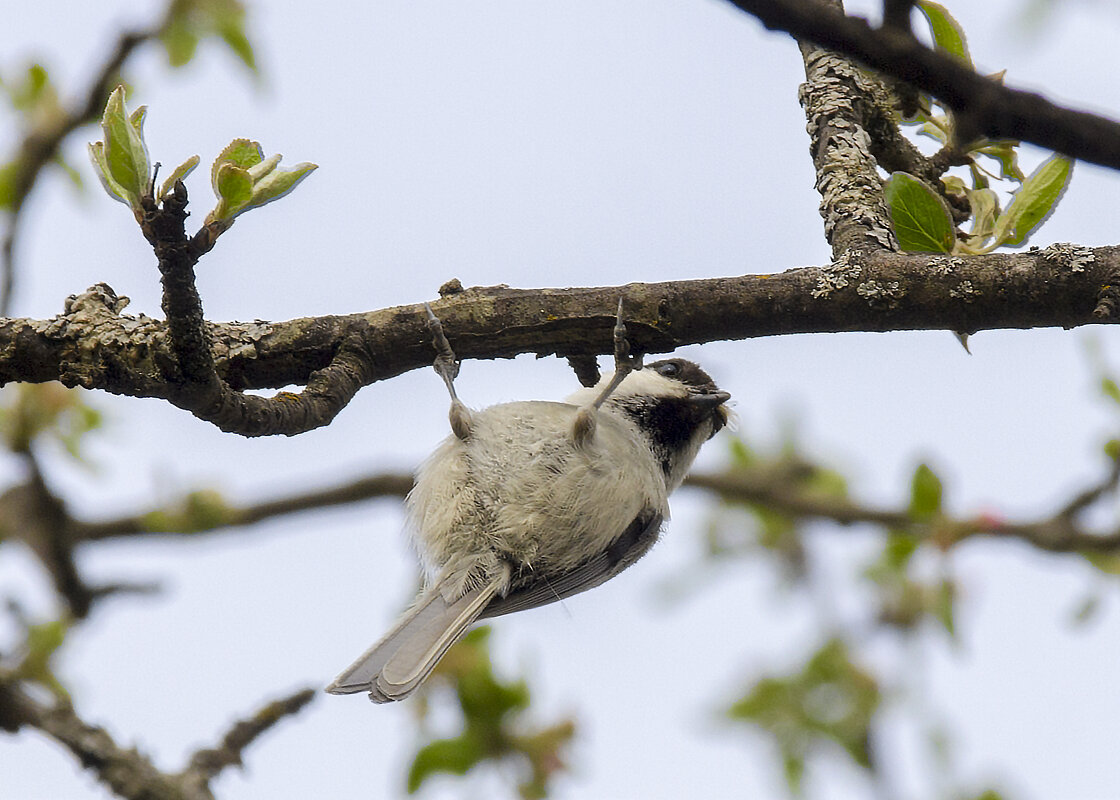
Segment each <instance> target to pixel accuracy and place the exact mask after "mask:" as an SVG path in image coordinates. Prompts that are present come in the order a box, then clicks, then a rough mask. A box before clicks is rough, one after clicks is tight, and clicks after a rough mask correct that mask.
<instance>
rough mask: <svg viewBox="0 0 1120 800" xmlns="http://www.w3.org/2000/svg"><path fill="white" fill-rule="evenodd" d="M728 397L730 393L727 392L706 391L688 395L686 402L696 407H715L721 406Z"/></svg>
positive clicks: (729, 397)
mask: <svg viewBox="0 0 1120 800" xmlns="http://www.w3.org/2000/svg"><path fill="white" fill-rule="evenodd" d="M730 399H731V395H730V394H728V393H727V392H708V393H706V394H690V395H689V396H688V402H689V403H691V404H692V405H694V406H696V407H697V408H716V407H717V406H722V405H723V404H724V403H726V402H727V401H728V400H730Z"/></svg>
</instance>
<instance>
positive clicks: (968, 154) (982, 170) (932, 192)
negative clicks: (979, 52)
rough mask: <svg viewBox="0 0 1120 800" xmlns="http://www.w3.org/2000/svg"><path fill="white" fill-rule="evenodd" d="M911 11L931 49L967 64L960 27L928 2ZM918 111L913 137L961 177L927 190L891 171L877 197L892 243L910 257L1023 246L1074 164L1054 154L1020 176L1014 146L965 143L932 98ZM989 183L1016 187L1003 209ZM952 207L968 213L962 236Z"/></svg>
mask: <svg viewBox="0 0 1120 800" xmlns="http://www.w3.org/2000/svg"><path fill="white" fill-rule="evenodd" d="M917 7H918V9H919V10H920V11H921V12H922V15H923V16H924V18H925V19H926V21H927V22H928V24H929V29H930V34H931V36H932V37H933V42H934V45H935V47H936V48H937V49H938V50H940V51H942V52H944V53H947V54H948V55H951V56H953V57H954V58H957V59H959V60H960V61H962V62H963V63H965V64H967V65H968V66H969V67H972V66H973V64H972V57H971V55H970V54H969V52H968V45H967V40H966V39H965V35H964V31H963V30H962V29H961V27H960V24H959V23H958V22H957V21H956V20H955V19H954V18H953V17H952V16H951V15H950V14H949V12H948V11H947V10H946V9H945V8H944V7H943V6H941V5H940V4H938V3H935V2H932V0H919V2H918V3H917ZM993 77H996V78H1002V74H1001V75H998V76H993ZM918 106H919V108H918V111H917V113H916V114H915V115H914V117H912V118H910V119H907V120H903V122H905V123H906V124H909V125H914V126H917V129H918V133H919V134H921V135H924V136H928V137H930V138H931V139H934V140H935V141H937V142H939V143H940V144H941V145H942V146H943V148H944V149H943V153H946V154H951V155H952V157H953V158H954V159H955V160H956V161H957V162H959V163H963V165H964V166H965V167H967V176H968V179H967V180H966V179H965V178H962V177H960V176H958V175H953V174H947V175H943V176H942V177H941V180H940V185H939V186H936V187H931V186H929V185H928V184H927V183H926V182H925V181H923V180H922V179H921V178H919V177H917V176H915V175H911V174H910V173H907V172H895V173H892V174H891V176H890V178H889V179H888V180H887V182H886V185H885V187H884V195H885V199H886V203H887V208H888V211H889V212H890V216H891V222H892V224H893V225H894V230H895V235H896V237H897V239H898V243H899V246H900V247H901V248H902V249H903V250H905V251H910V252H926V253H952V254H954V255H978V254H982V253H990V252H991V251H993V250H995V249H996V248H997V247H1002V246H1007V247H1020V246H1022V245H1024V244H1025V243H1026V242H1027V239H1028V237H1029V236H1030V235H1031V233H1033V232H1034V231H1035V230H1037V229H1038V227H1039V226H1040V225H1041V224H1042V223H1043V222H1044V221H1045V220H1046V219H1047V217H1049V216H1050V214H1052V213H1053V212H1054V209H1055V208H1056V207H1057V204H1058V201H1059V200H1060V199H1061V197H1062V195H1063V193H1064V192H1065V189H1066V187H1067V186H1068V185H1069V180H1070V177H1071V176H1072V174H1073V161H1072V160H1071V159H1069V158H1067V157H1065V156H1062V155H1058V154H1053V155H1051V156H1050V157H1049V158H1047V159H1046V160H1045V161H1043V162H1042V163H1041V164H1040V165H1039V166H1038V167H1037V168H1036V169H1035V170H1034V171H1033V172H1032V173H1031V174H1030V175H1028V176H1024V174H1023V172H1022V170H1021V169H1020V168H1019V161H1018V147H1019V142H1016V141H1012V140H1006V139H1004V140H998V141H993V140H990V139H986V138H983V137H980V138H974V139H969V138H967V137H968V136H969V134H968V133H967V129H964V130H962V128H964V126H962V125H961V123H960V120H958V119H957V118H956V117H955V115H954V114H953V113H952V112H951V111H949V110H948V109H947V108H945V107H944V106H942V105H941V104H939V103H938V102H937V101H935V100H933V98H931V97H929V96H928V95H921V96H920V97H919V104H918ZM986 164H990V166H991V167H992V168H994V170H995V171H992V169H989V167H988V166H986ZM993 180H995V181H1006V182H1010V183H1013V184H1017V188H1015V189H1014V194H1013V196H1012V199H1011V202H1010V203H1008V205H1007V207H1006V208H1001V207H1000V198H999V195H998V194H997V193H996V191H995V190H994V189H992V188H991V181H993ZM950 201H952V203H950ZM954 207H955V208H962V207H963V208H967V209H969V217H970V218H971V227H970V230H969V231H968V232H967V233H966V232H963V231H960V230H958V227H957V222H956V220H955V218H954V214H953V208H954Z"/></svg>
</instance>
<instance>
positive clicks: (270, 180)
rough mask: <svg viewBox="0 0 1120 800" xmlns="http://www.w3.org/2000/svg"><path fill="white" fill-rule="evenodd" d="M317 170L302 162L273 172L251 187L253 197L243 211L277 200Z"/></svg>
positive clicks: (312, 165)
mask: <svg viewBox="0 0 1120 800" xmlns="http://www.w3.org/2000/svg"><path fill="white" fill-rule="evenodd" d="M318 168H319V167H318V165H317V164H310V163H308V162H306V161H304V162H301V163H299V164H296V165H295V166H294V167H292V168H291V169H276V170H273V171H272V172H270V173H269V174H268V175H267V176H265V177H264V178H262V179H261V180H260V181H259V182H258V183H257V184H256V186H254V187H253V197H252V199H251V200H250V201H249V203H248V205H246V207H245V209H244V210H246V211H248V210H249V209H250V208H260V207H261V206H263V205H266V204H268V203H271V202H272V201H273V200H279V199H280V198H281V197H283V196H285V195H286V194H289V193H290V192H291V191H292V190H293V189H295V188H296V186H298V185H299V183H300V181H302V180H303V179H304V178H306V177H307V176H308V175H310V174H311V173H312V172H314V171H315V170H316V169H318Z"/></svg>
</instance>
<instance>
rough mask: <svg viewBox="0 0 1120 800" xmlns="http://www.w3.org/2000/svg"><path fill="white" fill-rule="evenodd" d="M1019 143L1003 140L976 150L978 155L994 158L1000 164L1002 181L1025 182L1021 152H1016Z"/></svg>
mask: <svg viewBox="0 0 1120 800" xmlns="http://www.w3.org/2000/svg"><path fill="white" fill-rule="evenodd" d="M1018 146H1019V143H1018V142H1016V141H1012V140H1010V139H1003V140H1000V141H998V142H989V143H988V144H985V145H984V146H982V147H978V148H976V152H977V153H983V154H984V155H986V156H988V157H989V158H994V159H995V160H996V161H998V162H999V177H1000V180H1012V181H1019V182H1020V183H1022V182H1023V170H1021V169H1019V151H1018V150H1016V149H1015V148H1017V147H1018Z"/></svg>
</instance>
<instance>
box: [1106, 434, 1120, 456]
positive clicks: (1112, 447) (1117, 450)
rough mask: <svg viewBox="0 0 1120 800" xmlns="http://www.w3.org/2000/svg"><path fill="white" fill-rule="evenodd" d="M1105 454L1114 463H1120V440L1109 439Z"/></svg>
mask: <svg viewBox="0 0 1120 800" xmlns="http://www.w3.org/2000/svg"><path fill="white" fill-rule="evenodd" d="M1103 449H1104V454H1105V455H1106V456H1108V457H1109V458H1111V459H1112V460H1113V461H1120V439H1109V440H1108V441H1107V442H1105V443H1104V448H1103Z"/></svg>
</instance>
